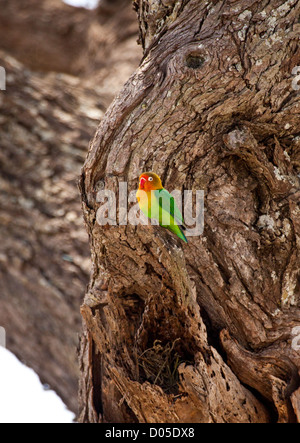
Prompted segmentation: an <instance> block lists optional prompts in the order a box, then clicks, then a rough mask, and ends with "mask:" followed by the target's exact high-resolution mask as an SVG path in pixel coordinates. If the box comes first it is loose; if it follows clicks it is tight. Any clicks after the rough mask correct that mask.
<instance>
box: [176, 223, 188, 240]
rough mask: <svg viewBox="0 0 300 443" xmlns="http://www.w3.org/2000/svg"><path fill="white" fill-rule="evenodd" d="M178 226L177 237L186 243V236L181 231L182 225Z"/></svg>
mask: <svg viewBox="0 0 300 443" xmlns="http://www.w3.org/2000/svg"><path fill="white" fill-rule="evenodd" d="M178 228H179V234H178V237H179V238H181V240H183V241H184V242H185V243H188V240H187V238H186V236H185V233H184V232H183V230H184V228H183V226H178ZM180 234H181V235H180Z"/></svg>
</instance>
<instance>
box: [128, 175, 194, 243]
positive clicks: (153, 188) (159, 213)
mask: <svg viewBox="0 0 300 443" xmlns="http://www.w3.org/2000/svg"><path fill="white" fill-rule="evenodd" d="M136 196H137V200H138V203H139V206H140V209H141V211H142V212H143V213H144V214H145V216H146V217H148V218H150V219H152V220H153V219H155V220H157V221H158V222H159V224H160V226H162V227H163V228H166V229H168V230H169V231H171V232H173V233H174V234H176V235H177V236H178V237H179V238H180V239H181V240H183V241H184V242H185V243H187V242H188V241H187V238H186V236H185V235H184V232H183V231H184V230H185V227H184V220H183V217H182V214H181V212H180V210H179V209H178V206H177V205H176V202H175V199H174V197H172V195H171V194H170V193H169V192H168V191H167V190H166V189H164V187H163V185H162V182H161V179H160V178H159V176H158V175H156V174H154V173H153V172H144V173H143V174H142V175H141V176H140V182H139V190H138V192H137V195H136Z"/></svg>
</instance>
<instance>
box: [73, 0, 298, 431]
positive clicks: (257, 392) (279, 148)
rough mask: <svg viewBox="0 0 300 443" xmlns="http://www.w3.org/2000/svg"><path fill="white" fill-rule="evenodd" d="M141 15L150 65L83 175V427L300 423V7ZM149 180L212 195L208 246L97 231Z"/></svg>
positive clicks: (226, 4) (116, 111) (245, 5)
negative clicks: (111, 199)
mask: <svg viewBox="0 0 300 443" xmlns="http://www.w3.org/2000/svg"><path fill="white" fill-rule="evenodd" d="M134 3H135V6H136V9H137V11H138V16H139V21H140V35H141V37H140V40H141V43H142V44H143V47H144V53H145V54H144V59H143V61H142V63H141V65H140V67H139V69H138V70H137V71H136V73H135V74H134V75H133V76H132V77H131V78H130V80H129V81H128V82H127V84H126V85H125V87H124V89H123V91H122V93H121V94H120V95H119V96H118V98H117V99H116V100H115V101H114V103H113V105H112V106H111V107H110V109H109V111H108V112H107V113H106V115H105V117H104V119H103V121H102V123H101V125H100V127H99V129H98V131H97V133H96V135H95V137H94V140H93V143H92V147H91V149H90V152H89V155H88V158H87V161H86V163H85V166H84V168H83V172H82V180H81V191H82V198H83V207H84V214H85V220H86V224H87V228H88V232H89V236H90V241H91V248H92V260H93V272H92V277H91V281H90V284H89V288H88V292H87V294H86V297H85V301H84V304H83V306H82V315H83V318H84V321H85V333H84V335H83V337H82V343H81V366H82V367H81V370H82V378H81V390H80V397H81V420H82V421H89V422H99V421H104V422H106V421H108V422H113V421H118V422H136V421H138V422H194V421H195V422H245V423H246V422H251V423H254V422H270V421H279V422H289V421H291V422H293V421H296V420H297V417H298V420H299V389H298V387H299V374H298V371H299V368H300V356H299V352H297V351H296V350H295V348H294V347H293V346H292V339H293V332H292V331H293V328H294V327H296V326H299V324H300V315H299V289H300V285H299V248H300V244H299V241H300V224H299V196H300V193H299V160H300V159H299V157H300V142H299V134H300V119H299V109H300V107H299V103H300V100H299V93H298V92H297V91H296V90H294V89H293V88H292V80H293V76H292V70H293V68H294V67H295V66H296V65H300V50H299V32H300V24H299V13H300V3H299V1H297V0H288V1H282V0H281V1H279V0H271V1H270V0H268V1H265V0H263V1H249V0H241V1H230V0H227V1H217V0H215V1H212V2H204V1H198V0H185V1H180V2H179V1H175V0H174V1H163V0H158V1H150V0H149V1H146V0H138V1H135V2H134ZM143 170H154V171H155V172H157V173H158V174H159V175H160V176H161V177H162V178H163V182H164V184H165V187H166V188H167V189H169V190H170V191H172V190H173V189H182V188H186V189H193V190H198V189H204V191H205V230H204V234H203V235H202V236H201V237H200V238H190V241H189V244H188V245H183V244H182V243H181V242H180V241H179V240H177V239H176V238H174V237H172V235H171V234H170V233H168V232H167V231H165V230H163V229H161V228H157V227H145V226H139V227H132V226H127V227H117V228H116V227H108V226H106V227H100V226H99V225H98V224H97V222H96V212H97V209H98V207H99V204H98V203H97V202H96V194H97V191H98V190H99V189H103V188H104V187H106V188H108V189H111V190H115V191H116V192H118V182H120V181H128V183H129V190H133V189H136V188H137V183H138V177H139V174H140V173H141V172H142V171H143ZM297 389H298V390H297Z"/></svg>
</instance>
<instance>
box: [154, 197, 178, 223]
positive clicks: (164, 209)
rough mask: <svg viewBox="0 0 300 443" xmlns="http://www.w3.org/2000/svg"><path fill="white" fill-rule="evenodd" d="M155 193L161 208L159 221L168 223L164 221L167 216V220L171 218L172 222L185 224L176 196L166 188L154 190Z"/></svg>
mask: <svg viewBox="0 0 300 443" xmlns="http://www.w3.org/2000/svg"><path fill="white" fill-rule="evenodd" d="M154 194H155V198H156V200H157V202H158V206H159V210H160V213H159V221H162V224H168V223H164V221H163V220H164V218H165V217H166V220H168V218H170V219H171V223H175V224H177V225H180V226H184V220H183V217H182V214H181V212H180V210H179V208H178V206H177V204H176V201H175V199H174V197H173V196H172V195H171V194H170V193H169V192H168V191H167V190H166V189H160V190H158V191H154Z"/></svg>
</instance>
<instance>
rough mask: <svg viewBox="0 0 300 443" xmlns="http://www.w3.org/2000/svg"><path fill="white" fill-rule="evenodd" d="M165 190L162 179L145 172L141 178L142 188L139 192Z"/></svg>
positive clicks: (140, 187)
mask: <svg viewBox="0 0 300 443" xmlns="http://www.w3.org/2000/svg"><path fill="white" fill-rule="evenodd" d="M159 189H163V185H162V183H161V179H160V178H159V176H158V175H157V174H154V172H144V173H143V174H142V175H141V176H140V186H139V190H142V191H146V192H150V191H157V190H159Z"/></svg>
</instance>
